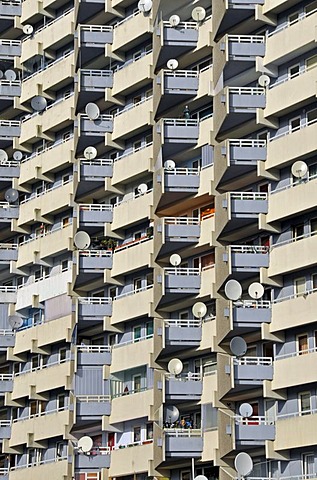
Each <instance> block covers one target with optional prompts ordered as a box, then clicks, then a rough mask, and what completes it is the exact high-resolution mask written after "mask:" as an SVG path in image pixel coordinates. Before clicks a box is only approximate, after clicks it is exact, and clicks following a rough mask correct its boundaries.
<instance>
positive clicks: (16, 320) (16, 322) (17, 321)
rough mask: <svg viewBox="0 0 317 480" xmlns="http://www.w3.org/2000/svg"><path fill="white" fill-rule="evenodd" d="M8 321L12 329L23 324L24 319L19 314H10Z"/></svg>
mask: <svg viewBox="0 0 317 480" xmlns="http://www.w3.org/2000/svg"><path fill="white" fill-rule="evenodd" d="M8 322H9V325H10V327H11V328H12V330H16V329H17V328H20V327H22V325H23V320H22V318H21V317H19V315H10V316H9V317H8Z"/></svg>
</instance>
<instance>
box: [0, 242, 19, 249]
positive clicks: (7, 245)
mask: <svg viewBox="0 0 317 480" xmlns="http://www.w3.org/2000/svg"><path fill="white" fill-rule="evenodd" d="M17 249H18V244H17V243H0V250H17Z"/></svg>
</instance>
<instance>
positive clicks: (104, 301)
mask: <svg viewBox="0 0 317 480" xmlns="http://www.w3.org/2000/svg"><path fill="white" fill-rule="evenodd" d="M111 302H112V299H111V298H110V297H78V303H81V304H82V305H109V304H110V303H111Z"/></svg>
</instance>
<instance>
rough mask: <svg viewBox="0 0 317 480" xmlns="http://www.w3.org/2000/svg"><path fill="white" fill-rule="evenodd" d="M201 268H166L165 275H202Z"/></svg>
mask: <svg viewBox="0 0 317 480" xmlns="http://www.w3.org/2000/svg"><path fill="white" fill-rule="evenodd" d="M200 272H201V270H200V268H183V267H174V268H171V267H164V273H165V274H166V275H185V276H188V275H195V276H198V275H200Z"/></svg>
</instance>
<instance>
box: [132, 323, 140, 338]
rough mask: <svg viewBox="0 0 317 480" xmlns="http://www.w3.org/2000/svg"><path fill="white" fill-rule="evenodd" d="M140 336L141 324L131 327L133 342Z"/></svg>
mask: <svg viewBox="0 0 317 480" xmlns="http://www.w3.org/2000/svg"><path fill="white" fill-rule="evenodd" d="M141 336H142V328H141V325H138V326H137V327H134V328H133V340H134V341H135V342H137V341H139V340H140V338H141Z"/></svg>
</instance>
